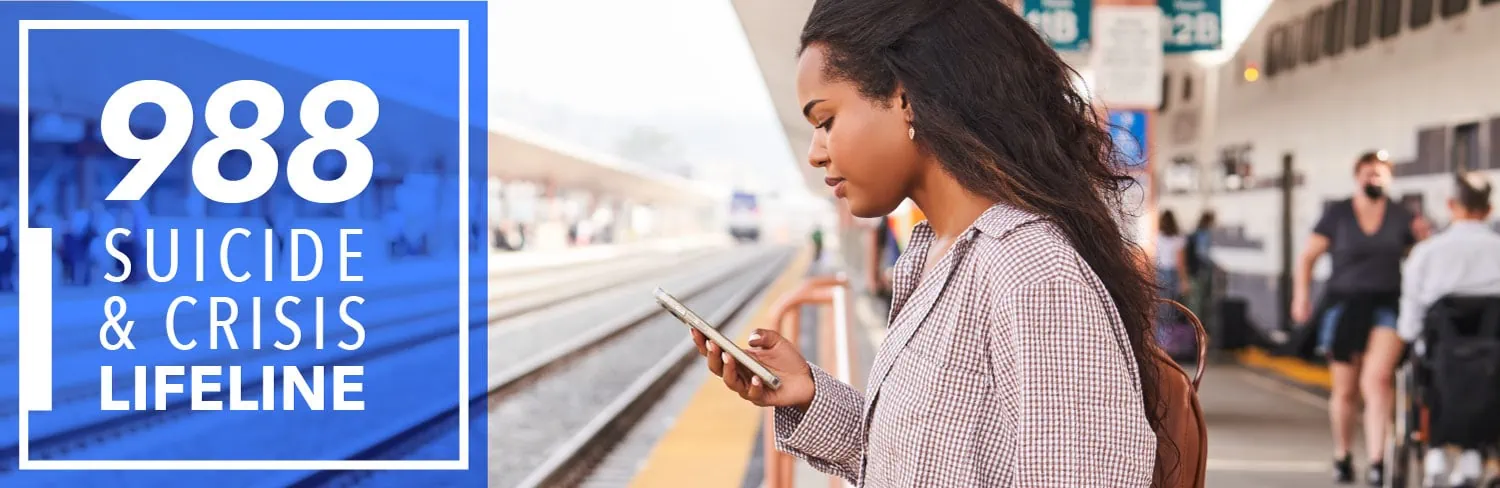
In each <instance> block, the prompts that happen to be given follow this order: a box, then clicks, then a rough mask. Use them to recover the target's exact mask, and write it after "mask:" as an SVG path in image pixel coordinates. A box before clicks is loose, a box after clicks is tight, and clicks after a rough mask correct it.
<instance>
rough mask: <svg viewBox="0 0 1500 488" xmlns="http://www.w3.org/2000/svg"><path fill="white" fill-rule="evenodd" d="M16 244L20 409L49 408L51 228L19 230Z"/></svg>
mask: <svg viewBox="0 0 1500 488" xmlns="http://www.w3.org/2000/svg"><path fill="white" fill-rule="evenodd" d="M22 145H23V146H24V145H25V144H24V143H23V144H22ZM23 184H24V183H23ZM20 243H21V256H25V257H24V258H21V263H20V264H21V287H20V288H21V289H23V290H26V293H25V295H24V298H22V299H21V300H20V304H19V305H20V309H21V321H20V322H19V326H20V330H19V337H20V340H19V341H18V342H19V343H20V347H21V350H20V354H19V359H20V371H21V383H20V384H21V390H20V396H21V411H23V412H25V411H45V410H51V409H52V229H21V242H20Z"/></svg>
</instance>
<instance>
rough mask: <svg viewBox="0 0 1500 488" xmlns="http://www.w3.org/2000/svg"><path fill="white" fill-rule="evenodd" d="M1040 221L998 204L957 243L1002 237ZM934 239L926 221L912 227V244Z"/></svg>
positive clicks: (970, 225)
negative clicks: (1020, 227) (1023, 225)
mask: <svg viewBox="0 0 1500 488" xmlns="http://www.w3.org/2000/svg"><path fill="white" fill-rule="evenodd" d="M1040 219H1041V217H1040V216H1038V215H1036V214H1033V213H1030V212H1027V211H1025V210H1021V209H1019V208H1016V207H1012V206H1010V205H1006V204H1003V203H997V204H994V205H992V206H990V208H988V209H985V211H984V213H982V214H980V215H979V218H977V219H974V223H972V224H969V227H968V228H967V229H964V231H963V233H961V234H959V237H958V239H957V241H966V240H969V239H972V238H973V237H974V236H975V235H977V234H986V235H989V236H991V237H1000V236H1003V235H1005V233H1006V232H1009V231H1010V230H1011V229H1014V228H1016V227H1019V226H1020V225H1021V224H1025V223H1027V222H1031V221H1035V220H1040ZM934 237H935V234H933V232H932V226H931V225H930V224H929V223H928V222H927V221H926V220H923V221H921V222H918V223H917V224H916V225H915V226H913V227H912V234H911V242H912V243H925V242H927V241H929V240H932V239H933V238H934Z"/></svg>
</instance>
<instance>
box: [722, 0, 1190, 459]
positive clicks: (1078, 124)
mask: <svg viewBox="0 0 1500 488" xmlns="http://www.w3.org/2000/svg"><path fill="white" fill-rule="evenodd" d="M1073 75H1074V73H1072V72H1071V71H1070V70H1069V68H1068V66H1067V65H1066V64H1064V63H1063V61H1062V60H1061V59H1059V58H1058V56H1057V54H1056V53H1055V52H1053V50H1052V49H1051V48H1050V47H1049V46H1048V44H1047V42H1046V41H1044V40H1043V39H1042V38H1041V37H1040V36H1039V35H1038V34H1037V33H1036V30H1035V29H1033V28H1032V27H1031V26H1030V25H1028V24H1027V22H1026V21H1025V20H1024V19H1022V18H1021V17H1020V16H1019V15H1018V14H1017V13H1016V12H1015V11H1013V10H1011V9H1010V8H1008V7H1006V6H1005V5H1004V4H1003V3H1002V2H994V1H991V2H985V1H945V2H921V1H912V0H819V1H818V2H817V3H815V4H814V6H813V9H812V13H811V15H810V17H809V18H808V20H807V23H806V25H805V27H804V30H803V33H802V39H801V52H800V54H799V64H798V75H797V94H798V98H799V103H800V104H801V108H802V112H803V114H804V115H805V116H806V118H807V122H808V123H809V124H810V125H812V126H813V127H814V128H815V129H814V132H813V134H814V135H813V140H812V145H811V147H810V148H809V154H808V159H809V163H810V164H812V165H813V166H814V167H817V168H821V169H823V171H824V172H825V174H826V175H827V180H826V181H827V183H828V185H829V186H831V187H833V192H834V194H835V195H836V196H837V197H838V198H843V199H846V200H847V202H848V205H849V208H850V211H851V212H852V213H854V214H855V215H857V216H860V217H875V216H880V215H885V214H887V213H889V212H891V211H892V210H893V209H895V208H896V207H897V205H899V204H900V203H901V202H902V201H903V200H904V199H906V198H910V199H911V200H912V201H913V202H915V203H916V205H917V206H918V207H919V208H921V209H922V212H923V213H924V214H925V215H926V220H925V221H923V222H922V223H920V224H918V225H917V227H916V228H915V229H914V231H913V234H912V238H911V242H910V243H909V244H908V247H907V249H906V251H905V252H904V253H903V254H902V256H901V258H900V261H899V262H898V263H897V264H896V266H895V268H894V273H893V284H894V288H895V290H894V298H893V301H892V309H891V310H892V311H891V315H892V322H891V324H890V327H891V332H890V335H889V336H888V338H887V339H886V340H885V342H884V344H882V345H881V350H880V352H879V354H878V356H877V357H876V358H875V363H874V366H873V368H872V369H871V370H870V373H869V381H868V385H867V390H866V392H860V391H857V390H855V389H854V388H852V387H850V386H849V385H848V384H845V383H842V382H839V381H838V380H836V379H834V378H833V377H832V376H830V375H829V374H827V373H825V372H823V371H822V370H821V369H819V368H817V367H815V366H813V365H811V364H809V363H808V362H807V361H806V360H805V359H804V358H803V357H802V355H801V354H800V353H799V352H798V350H797V348H796V346H795V345H793V344H791V343H789V342H788V341H787V340H786V339H783V338H781V337H779V336H777V335H776V334H775V333H774V332H772V331H768V330H758V331H756V332H755V333H754V334H753V335H752V337H751V339H750V341H749V345H750V353H751V354H752V355H753V356H754V357H755V358H756V359H757V360H758V361H760V362H762V363H764V364H766V365H767V366H768V367H769V368H770V369H772V370H773V371H774V372H775V373H777V374H778V376H780V377H781V378H782V384H781V387H780V388H779V389H775V390H771V389H768V388H766V387H765V386H763V385H761V384H760V382H759V380H758V379H755V378H752V377H750V376H746V375H744V374H743V373H742V372H741V371H742V370H743V369H744V368H743V367H741V366H739V365H737V364H735V363H734V362H733V361H732V360H731V359H729V356H728V355H727V354H724V353H723V352H722V351H720V350H719V349H718V348H717V347H714V346H711V345H709V344H705V342H704V340H703V338H702V336H700V335H697V334H696V333H694V340H695V341H697V343H698V346H699V350H700V352H702V353H703V354H705V355H706V356H707V357H708V366H709V368H710V370H712V371H713V372H714V373H715V374H718V375H720V376H721V377H722V378H723V379H724V382H725V384H726V385H727V386H728V387H729V388H730V389H732V390H734V391H736V392H738V393H739V394H740V395H741V396H742V397H744V398H745V399H747V400H749V401H751V402H753V403H755V404H757V405H763V406H774V407H776V408H775V413H776V422H775V425H774V429H775V434H776V436H775V437H776V441H777V444H778V447H779V448H780V449H781V450H783V451H787V452H791V453H793V454H795V455H796V456H798V457H800V458H802V459H804V460H806V461H808V462H809V463H811V464H812V465H813V466H814V467H817V468H818V469H821V470H823V471H825V472H828V473H834V474H837V475H839V476H842V477H843V478H845V479H847V480H849V481H851V482H856V483H858V484H860V485H861V486H870V487H898V486H901V487H905V486H1016V487H1027V488H1038V487H1041V488H1045V487H1067V488H1076V487H1081V486H1108V487H1111V488H1129V487H1146V486H1151V485H1152V483H1153V475H1154V470H1155V469H1156V459H1157V436H1156V434H1155V432H1157V431H1156V430H1154V429H1156V428H1157V427H1159V426H1160V424H1161V418H1160V417H1161V414H1160V413H1159V412H1160V410H1159V409H1158V408H1155V407H1156V406H1158V405H1161V404H1162V403H1161V402H1162V398H1161V394H1160V391H1161V390H1162V388H1159V387H1158V386H1159V384H1158V379H1157V378H1158V371H1159V370H1158V367H1157V363H1155V362H1154V360H1153V354H1158V353H1156V349H1155V346H1154V344H1153V343H1152V340H1153V334H1152V329H1151V321H1152V315H1153V309H1154V300H1153V299H1154V295H1155V287H1154V283H1153V282H1154V277H1153V276H1152V275H1151V267H1150V266H1149V265H1146V263H1144V262H1143V261H1142V260H1141V257H1140V256H1143V253H1141V252H1140V249H1139V248H1137V247H1135V246H1133V245H1132V244H1130V243H1129V242H1128V241H1127V240H1126V238H1125V235H1124V234H1123V230H1122V229H1121V227H1120V225H1119V224H1118V223H1117V220H1116V218H1117V217H1118V215H1117V213H1116V212H1117V210H1118V209H1120V208H1123V207H1122V206H1121V205H1120V200H1121V195H1122V192H1123V191H1124V190H1125V189H1126V188H1125V187H1124V185H1125V184H1127V183H1126V182H1129V181H1131V180H1129V179H1128V178H1126V177H1125V176H1124V175H1123V174H1122V173H1121V171H1122V165H1121V164H1120V162H1119V161H1116V160H1115V159H1114V155H1115V154H1117V153H1116V151H1115V150H1114V148H1113V147H1112V146H1111V142H1110V138H1109V134H1108V132H1107V130H1106V125H1105V123H1104V122H1102V121H1101V120H1100V118H1099V117H1098V114H1097V112H1095V110H1094V109H1093V108H1092V107H1091V106H1090V105H1089V100H1087V99H1086V98H1084V96H1083V95H1081V94H1080V93H1079V92H1078V91H1076V90H1075V88H1074V86H1075V85H1074V79H1075V78H1074V77H1073ZM1148 406H1150V407H1152V408H1148Z"/></svg>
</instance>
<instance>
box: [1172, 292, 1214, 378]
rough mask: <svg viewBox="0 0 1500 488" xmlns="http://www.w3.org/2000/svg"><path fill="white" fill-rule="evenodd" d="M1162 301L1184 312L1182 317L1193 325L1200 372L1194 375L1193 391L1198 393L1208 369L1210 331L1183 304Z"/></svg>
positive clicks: (1173, 301)
mask: <svg viewBox="0 0 1500 488" xmlns="http://www.w3.org/2000/svg"><path fill="white" fill-rule="evenodd" d="M1161 301H1164V302H1167V303H1170V304H1172V306H1174V307H1177V310H1178V311H1179V312H1182V316H1183V317H1187V320H1188V322H1190V323H1192V324H1193V333H1194V335H1196V336H1197V342H1198V371H1197V373H1196V374H1194V375H1193V391H1198V383H1199V382H1201V381H1203V372H1204V371H1205V370H1206V369H1207V368H1208V330H1206V329H1204V328H1203V322H1201V321H1199V320H1198V316H1197V315H1194V314H1193V311H1192V310H1188V308H1187V307H1186V306H1184V305H1183V304H1181V303H1177V301H1175V300H1167V299H1162V300H1161Z"/></svg>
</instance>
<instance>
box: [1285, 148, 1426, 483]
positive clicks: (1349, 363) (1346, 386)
mask: <svg viewBox="0 0 1500 488" xmlns="http://www.w3.org/2000/svg"><path fill="white" fill-rule="evenodd" d="M1354 180H1355V184H1357V185H1358V186H1359V191H1358V192H1356V193H1355V194H1354V196H1353V197H1351V198H1349V199H1346V200H1341V201H1338V202H1334V203H1333V204H1332V205H1330V206H1328V207H1327V208H1326V209H1325V210H1324V213H1323V216H1322V218H1320V219H1319V220H1318V223H1317V225H1316V226H1315V227H1314V228H1313V233H1312V235H1311V236H1310V237H1308V240H1307V250H1306V251H1304V252H1303V254H1302V259H1301V262H1300V263H1299V266H1298V267H1297V274H1296V280H1295V283H1294V290H1293V295H1292V297H1293V298H1292V319H1293V320H1295V321H1297V322H1299V323H1308V321H1309V320H1312V319H1315V320H1313V322H1312V324H1313V325H1314V326H1316V327H1318V329H1317V340H1318V348H1319V350H1321V351H1323V353H1324V354H1326V355H1327V356H1328V359H1329V363H1330V367H1329V369H1330V370H1331V372H1332V374H1333V389H1332V390H1333V391H1332V394H1331V395H1330V396H1329V399H1328V401H1329V408H1328V412H1329V420H1330V422H1331V423H1332V431H1333V441H1334V478H1335V480H1336V481H1338V482H1341V483H1349V482H1352V481H1353V480H1354V467H1353V464H1352V460H1351V459H1350V455H1349V444H1350V442H1351V439H1352V438H1353V436H1354V432H1353V431H1354V419H1355V417H1356V412H1357V411H1358V408H1359V401H1360V395H1361V394H1363V399H1364V406H1365V411H1364V424H1365V449H1366V450H1365V452H1366V453H1368V455H1369V470H1368V475H1367V481H1368V482H1369V483H1370V484H1371V485H1372V486H1380V484H1381V483H1382V482H1383V479H1384V476H1385V470H1384V463H1383V462H1382V459H1383V458H1384V454H1385V442H1386V433H1387V430H1389V429H1388V428H1389V426H1390V422H1391V415H1392V414H1391V409H1392V408H1393V405H1394V404H1393V401H1394V397H1393V395H1394V391H1393V388H1394V387H1393V384H1392V382H1393V378H1394V374H1395V371H1394V370H1393V369H1392V368H1393V365H1394V364H1395V358H1396V357H1397V356H1399V355H1400V354H1401V351H1402V347H1403V344H1402V342H1401V338H1400V336H1398V335H1397V334H1396V313H1397V309H1398V307H1399V305H1400V303H1399V302H1400V299H1401V259H1402V258H1403V257H1404V256H1405V255H1406V252H1407V250H1408V249H1410V248H1411V246H1412V245H1413V244H1415V243H1416V241H1417V240H1418V239H1419V237H1420V236H1419V234H1420V232H1419V230H1418V229H1419V226H1420V225H1419V222H1418V219H1417V217H1416V216H1415V215H1413V214H1412V213H1411V212H1409V211H1407V209H1406V208H1405V207H1402V206H1401V205H1399V204H1394V203H1392V202H1391V199H1390V197H1389V195H1387V191H1386V189H1387V187H1388V186H1390V182H1391V163H1390V161H1387V160H1386V159H1385V158H1384V156H1383V155H1382V154H1381V153H1373V152H1372V153H1367V154H1364V155H1362V156H1360V157H1359V159H1358V160H1357V161H1356V162H1355V163H1354ZM1324 253H1328V254H1329V255H1330V256H1331V257H1332V259H1333V273H1332V275H1330V276H1329V277H1328V281H1327V282H1326V285H1325V286H1326V289H1327V291H1326V292H1325V293H1324V296H1323V297H1322V300H1321V302H1320V304H1319V306H1318V307H1317V313H1316V314H1314V313H1313V306H1312V303H1311V301H1310V300H1309V295H1310V293H1311V292H1310V289H1311V288H1312V270H1313V265H1314V264H1315V263H1317V261H1318V258H1319V257H1320V256H1322V255H1323V254H1324ZM1366 365H1368V366H1369V367H1363V366H1366Z"/></svg>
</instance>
